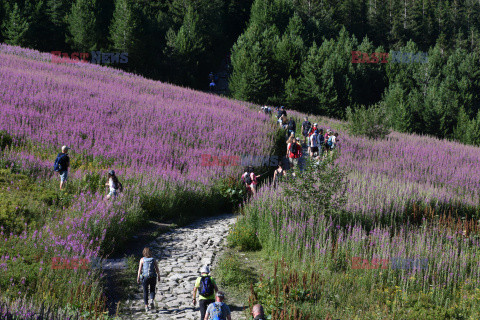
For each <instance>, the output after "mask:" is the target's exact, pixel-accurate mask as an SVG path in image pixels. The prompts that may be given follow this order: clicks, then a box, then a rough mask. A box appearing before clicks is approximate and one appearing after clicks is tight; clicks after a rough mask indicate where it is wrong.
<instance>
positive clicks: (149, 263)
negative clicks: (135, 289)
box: [137, 247, 160, 312]
mask: <svg viewBox="0 0 480 320" xmlns="http://www.w3.org/2000/svg"><path fill="white" fill-rule="evenodd" d="M142 254H143V258H142V259H140V263H139V265H138V273H137V283H140V281H142V286H143V302H144V303H145V311H147V312H148V311H149V310H150V308H151V309H153V308H155V305H154V304H153V301H154V300H155V286H156V280H157V279H158V282H160V271H159V270H158V263H157V261H156V260H155V259H154V258H153V257H152V253H151V252H150V248H148V247H145V248H143V252H142ZM149 288H150V299H152V302H151V304H150V307H149V306H148V289H149Z"/></svg>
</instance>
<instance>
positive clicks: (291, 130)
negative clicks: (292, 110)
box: [287, 118, 297, 137]
mask: <svg viewBox="0 0 480 320" xmlns="http://www.w3.org/2000/svg"><path fill="white" fill-rule="evenodd" d="M287 129H288V135H287V137H288V136H290V135H291V134H292V133H293V134H295V132H296V131H297V124H296V123H295V120H294V119H293V118H290V121H288V125H287Z"/></svg>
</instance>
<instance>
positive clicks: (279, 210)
mask: <svg viewBox="0 0 480 320" xmlns="http://www.w3.org/2000/svg"><path fill="white" fill-rule="evenodd" d="M287 112H289V116H291V115H294V117H295V118H297V128H298V127H299V126H300V125H301V121H303V117H304V115H303V114H300V113H297V112H291V111H287ZM309 120H310V121H311V122H312V123H313V122H318V123H319V126H320V127H321V128H323V129H329V128H330V129H332V130H333V131H334V132H335V131H336V132H338V133H339V137H338V138H339V143H338V149H337V151H336V152H335V153H334V154H333V156H332V157H328V158H327V160H324V161H323V162H322V163H321V164H320V165H314V164H313V163H310V166H311V167H310V169H309V170H307V172H308V173H304V174H303V175H301V174H300V173H298V175H299V176H298V177H297V178H295V179H293V177H290V178H288V179H286V180H285V181H284V182H283V183H281V184H280V185H279V186H278V187H277V188H274V187H273V186H272V185H269V186H265V187H264V188H262V190H261V191H260V192H259V193H258V194H257V195H256V196H255V197H253V198H252V199H251V200H250V201H249V203H247V204H245V205H244V206H243V211H242V213H243V216H242V218H241V219H239V222H238V223H237V225H236V226H235V227H234V228H233V229H232V231H231V233H230V235H229V241H230V244H231V245H232V246H237V247H239V248H240V249H242V250H244V251H248V250H257V249H259V248H262V256H264V257H265V259H266V261H268V262H265V263H264V264H265V265H269V264H272V265H275V267H274V268H271V270H270V271H269V272H268V273H267V274H266V275H265V276H264V277H263V278H262V279H261V280H260V281H259V282H258V283H257V284H256V285H255V286H254V287H253V288H252V291H251V296H250V303H254V302H261V303H264V304H265V305H267V306H268V313H269V314H271V315H273V318H274V319H300V318H301V319H326V318H328V317H332V318H334V319H337V318H338V319H478V317H479V316H480V315H479V313H478V310H479V300H480V274H479V271H478V270H479V268H480V249H479V248H480V242H479V241H480V237H479V235H478V231H479V210H480V206H479V197H478V188H479V184H480V172H479V168H478V166H476V164H477V163H478V161H479V160H480V149H478V148H475V147H472V146H465V145H461V144H458V143H454V142H449V141H442V140H439V139H435V138H431V137H427V136H418V135H406V134H401V133H396V132H392V133H391V134H390V135H389V136H388V137H387V138H386V139H383V140H381V139H378V140H372V139H367V138H364V137H358V136H353V135H351V134H350V133H349V132H348V131H347V130H346V128H347V126H346V123H342V122H340V121H336V120H331V119H325V118H320V117H318V118H313V119H312V118H310V119H309ZM297 134H298V136H300V129H298V130H297ZM332 175H333V177H332ZM305 194H308V195H309V196H311V198H310V199H308V197H307V198H306V199H305V198H304V195H305ZM313 197H318V198H319V199H321V200H318V201H316V199H313ZM322 197H323V198H322ZM341 199H343V201H340V200H341ZM322 201H324V202H323V203H322ZM328 201H330V203H334V204H335V205H332V206H328V205H325V202H328ZM382 259H383V260H387V259H388V260H389V263H386V264H385V265H382V264H381V263H380V262H381V261H382ZM395 259H417V261H419V260H420V259H422V261H424V262H425V261H426V262H425V263H426V266H423V267H422V266H420V265H418V264H417V265H409V266H407V265H405V266H401V267H400V268H398V267H395V266H394V265H393V261H395Z"/></svg>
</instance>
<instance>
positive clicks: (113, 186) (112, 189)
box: [108, 178, 117, 192]
mask: <svg viewBox="0 0 480 320" xmlns="http://www.w3.org/2000/svg"><path fill="white" fill-rule="evenodd" d="M108 186H109V187H110V192H113V191H116V190H117V189H115V183H113V179H112V178H110V179H108Z"/></svg>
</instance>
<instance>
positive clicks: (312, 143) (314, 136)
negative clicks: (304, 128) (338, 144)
mask: <svg viewBox="0 0 480 320" xmlns="http://www.w3.org/2000/svg"><path fill="white" fill-rule="evenodd" d="M318 145H319V143H318V134H315V133H314V134H312V136H311V137H310V147H312V148H315V147H318Z"/></svg>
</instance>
